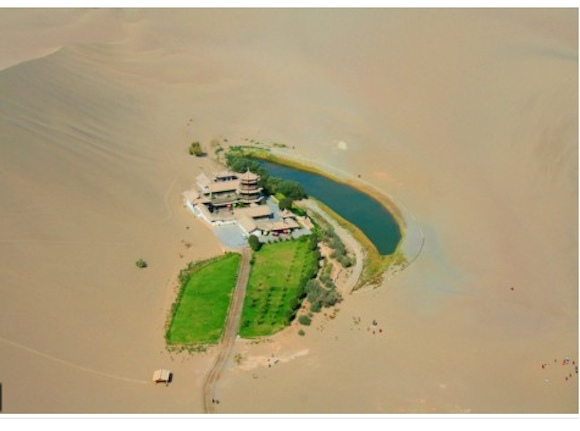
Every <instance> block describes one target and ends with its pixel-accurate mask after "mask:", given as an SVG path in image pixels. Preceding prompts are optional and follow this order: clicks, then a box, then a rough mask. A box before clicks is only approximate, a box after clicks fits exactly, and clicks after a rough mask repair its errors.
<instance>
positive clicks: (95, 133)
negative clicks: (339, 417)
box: [0, 9, 578, 413]
mask: <svg viewBox="0 0 580 431" xmlns="http://www.w3.org/2000/svg"><path fill="white" fill-rule="evenodd" d="M0 22H1V23H2V25H3V29H5V32H6V35H7V37H6V38H4V40H3V41H0V68H2V70H0V148H1V153H2V157H0V177H1V181H0V201H1V202H2V211H1V213H0V253H1V255H0V256H1V259H0V290H1V297H2V301H0V352H1V354H0V382H2V384H3V395H4V397H3V409H4V411H5V412H8V413H42V412H59V413H74V412H87V413H90V412H97V413H114V412H125V413H131V412H142V413H145V412H151V413H166V412H178V413H199V412H201V408H202V404H201V401H202V400H201V382H202V379H203V375H204V373H205V372H206V371H207V370H208V369H209V364H210V361H211V360H212V359H213V356H212V352H211V351H210V352H208V353H206V354H202V355H198V356H195V357H191V358H189V357H187V356H184V355H175V354H174V355H170V354H168V353H167V352H165V350H164V346H163V325H164V318H165V313H166V312H167V310H168V308H169V306H170V304H171V301H172V299H173V287H172V283H173V281H174V279H175V275H176V273H177V271H178V270H179V268H180V267H182V266H183V265H184V264H185V262H187V261H189V260H192V259H199V258H203V257H208V256H211V255H214V254H216V253H219V252H220V251H221V248H220V245H219V243H218V242H217V240H216V239H215V238H214V236H213V235H212V234H211V232H209V231H208V230H207V229H206V228H205V227H204V226H203V225H202V224H201V223H198V222H197V221H195V220H194V219H193V218H192V217H191V216H190V215H189V214H187V212H185V210H184V209H183V208H182V206H181V201H180V196H179V195H180V192H181V191H182V190H183V189H185V188H186V187H188V186H190V184H191V183H192V182H193V181H194V178H195V176H196V175H197V174H198V173H199V172H200V170H201V169H205V170H208V169H211V167H212V162H211V160H209V159H195V158H191V157H189V156H188V155H187V154H186V148H187V145H188V143H189V142H190V141H191V140H193V139H195V140H201V141H202V142H204V143H206V144H208V143H209V142H210V140H211V139H214V138H217V139H223V138H227V139H228V141H229V142H230V143H236V142H240V143H241V142H244V138H251V139H258V140H263V141H269V142H271V141H276V142H284V143H286V144H288V145H290V146H294V147H295V149H294V152H295V154H296V155H298V156H302V157H306V158H309V159H311V160H313V161H315V162H316V163H319V164H323V165H326V166H328V167H329V169H333V170H340V171H343V172H344V173H346V174H349V175H352V176H356V175H358V174H359V173H360V174H362V180H363V181H365V182H366V183H367V184H369V185H371V186H374V187H376V188H378V189H379V190H382V191H384V192H385V193H388V194H390V195H391V196H393V197H394V199H395V200H396V201H397V202H400V203H401V204H403V205H404V206H405V207H406V208H407V209H408V211H409V212H410V213H411V214H413V216H414V217H415V218H416V219H417V221H418V223H419V225H420V226H421V228H422V230H423V233H424V236H425V247H424V250H423V252H422V254H421V255H420V257H419V258H418V259H417V261H416V262H415V263H414V264H413V265H412V266H410V267H409V268H408V269H407V270H406V271H404V272H403V273H402V274H401V275H399V276H398V277H396V278H395V279H393V280H391V281H390V282H388V283H386V284H385V285H384V286H382V287H381V288H380V289H377V290H375V291H369V292H364V293H360V294H355V295H352V296H351V297H349V298H347V300H346V301H345V302H344V303H343V304H342V305H341V307H340V312H339V313H338V315H337V317H336V318H335V319H326V320H325V319H324V317H321V318H320V319H319V321H317V322H316V323H315V325H313V326H312V327H311V328H308V329H307V335H306V336H305V337H298V336H297V335H296V329H294V328H293V329H290V330H288V331H286V332H285V333H283V334H281V335H280V336H278V337H276V338H275V339H274V340H272V341H271V342H267V343H262V344H250V343H248V342H239V343H238V346H237V353H240V354H241V358H242V360H241V362H240V364H239V365H238V364H236V363H232V364H231V368H230V371H229V372H226V373H225V375H224V380H223V381H222V383H220V385H219V387H218V389H219V390H220V391H221V401H222V402H221V404H220V406H219V410H220V412H223V413H237V412H256V413H402V412H407V413H409V412H476V413H536V412H539V413H574V412H578V378H577V375H576V374H574V370H573V368H572V367H571V365H570V366H563V365H561V360H562V359H563V358H565V357H569V358H570V359H571V360H574V361H575V362H576V364H577V363H578V271H577V269H578V266H577V265H578V229H577V218H578V211H577V208H578V187H577V184H578V182H577V175H578V46H577V33H578V22H577V11H575V10H567V9H561V10H542V9H537V10H492V9H491V10H452V9H451V10H424V9H416V10H403V9H399V10H380V11H373V10H342V11H341V10H318V9H312V10H270V11H267V10H181V11H172V10H128V11H124V10H82V11H81V10H66V9H62V10H2V11H1V14H0ZM15 46H17V47H18V49H15V48H14V47H15ZM188 227H189V229H188ZM183 241H187V242H191V243H192V246H191V247H190V248H186V247H185V246H184V245H183ZM180 255H183V257H180ZM138 258H145V259H146V260H147V261H148V262H149V263H150V267H149V268H148V269H147V270H144V271H141V270H138V269H137V268H136V267H135V266H134V262H135V260H137V259H138ZM512 288H513V290H512ZM359 317H360V320H361V321H360V323H355V320H356V319H358V318H359ZM372 319H377V320H378V322H379V325H380V326H381V329H383V332H381V333H378V332H377V333H376V334H374V335H373V334H372V332H370V331H367V327H368V326H369V325H370V322H371V321H372ZM318 329H320V330H318ZM272 354H274V357H275V358H277V359H278V361H279V362H278V363H276V365H275V366H271V367H268V361H267V358H273V357H272ZM554 359H556V360H557V362H554ZM542 363H547V364H548V366H547V367H546V368H545V369H542V368H541V364H542ZM159 367H165V368H170V369H171V370H172V371H174V373H175V382H174V383H173V384H172V385H171V386H170V387H168V388H165V387H163V388H161V387H157V388H155V387H153V386H152V385H151V384H149V383H148V379H149V378H150V374H151V373H152V371H153V370H154V369H156V368H159ZM570 372H572V373H573V376H572V378H569V380H565V376H568V374H569V373H570ZM250 392H251V393H255V394H258V395H259V397H248V396H247V394H248V393H250Z"/></svg>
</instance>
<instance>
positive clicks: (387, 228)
mask: <svg viewBox="0 0 580 431" xmlns="http://www.w3.org/2000/svg"><path fill="white" fill-rule="evenodd" d="M260 164H261V165H262V166H264V167H265V168H266V169H267V170H268V172H270V175H273V176H275V177H281V178H285V179H289V180H294V181H298V182H299V183H300V184H302V185H303V186H304V188H305V189H306V193H308V195H309V196H312V197H315V198H316V199H318V200H319V201H321V202H324V203H325V204H326V205H328V206H329V207H330V208H332V210H334V211H335V212H336V213H337V214H339V215H340V216H342V217H343V218H345V219H346V220H348V221H349V222H351V223H352V224H354V225H355V226H357V227H358V228H359V229H360V230H362V231H363V232H364V234H365V235H366V236H367V237H368V238H369V239H370V240H371V241H372V243H373V244H374V245H375V247H376V248H377V250H378V251H379V253H381V254H382V255H387V254H391V253H393V252H394V251H395V249H396V248H397V244H398V243H399V241H400V240H401V230H400V229H399V225H398V224H397V222H396V221H395V219H394V217H393V216H392V215H391V213H390V212H388V211H387V210H386V209H385V207H383V206H382V205H381V204H380V203H379V202H378V201H376V200H375V199H373V198H372V197H370V196H368V195H366V194H364V193H362V192H360V191H359V190H357V189H355V188H353V187H350V186H347V185H345V184H341V183H337V182H335V181H332V180H330V179H328V178H326V177H323V176H321V175H317V174H313V173H310V172H305V171H301V170H298V169H294V168H289V167H287V166H282V165H278V164H275V163H270V162H265V161H260Z"/></svg>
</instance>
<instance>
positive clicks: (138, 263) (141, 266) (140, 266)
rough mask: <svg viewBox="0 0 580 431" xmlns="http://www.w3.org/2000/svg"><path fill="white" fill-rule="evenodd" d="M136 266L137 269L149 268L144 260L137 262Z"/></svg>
mask: <svg viewBox="0 0 580 431" xmlns="http://www.w3.org/2000/svg"><path fill="white" fill-rule="evenodd" d="M135 265H137V268H147V262H145V261H144V260H143V259H139V260H138V261H137V262H135Z"/></svg>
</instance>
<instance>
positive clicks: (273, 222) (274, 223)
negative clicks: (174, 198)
mask: <svg viewBox="0 0 580 431" xmlns="http://www.w3.org/2000/svg"><path fill="white" fill-rule="evenodd" d="M259 181H260V176H259V175H256V174H255V173H253V172H250V171H249V170H247V171H246V172H244V173H237V172H232V171H222V172H217V173H215V174H213V175H211V176H208V175H207V174H205V173H201V174H200V175H198V176H197V178H196V183H197V189H195V188H194V189H191V190H188V191H186V192H184V193H183V198H184V204H185V206H187V207H189V209H190V210H191V211H192V212H193V214H194V215H195V216H196V217H199V218H201V219H202V220H205V221H206V222H207V223H208V224H209V225H210V226H224V225H237V226H239V228H240V231H241V234H243V236H244V238H247V237H248V236H250V235H257V236H260V237H268V236H279V235H291V234H292V233H293V232H294V231H296V230H299V229H302V227H303V226H302V224H305V223H306V222H307V220H306V219H307V217H300V219H301V220H302V219H304V220H302V224H301V223H298V220H297V219H298V218H297V217H296V215H295V214H293V213H292V212H290V211H288V210H284V211H280V210H279V209H278V206H277V204H272V203H270V202H268V201H267V200H266V199H265V198H264V194H263V193H262V187H260V186H259V185H258V182H259ZM308 232H309V231H308Z"/></svg>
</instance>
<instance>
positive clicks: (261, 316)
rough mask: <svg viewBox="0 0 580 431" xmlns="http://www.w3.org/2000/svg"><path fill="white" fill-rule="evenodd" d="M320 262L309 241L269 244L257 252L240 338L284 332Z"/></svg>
mask: <svg viewBox="0 0 580 431" xmlns="http://www.w3.org/2000/svg"><path fill="white" fill-rule="evenodd" d="M317 259H318V258H317V256H316V254H315V252H314V251H312V250H310V248H309V246H308V241H306V238H304V239H301V240H294V241H287V242H280V243H274V244H265V245H263V246H262V248H261V249H260V250H259V251H258V252H255V253H254V263H253V265H252V271H251V273H250V280H249V282H248V289H247V292H246V299H245V301H244V308H243V311H242V321H241V327H240V336H242V337H244V338H254V337H261V336H267V335H272V334H274V333H276V332H278V331H280V330H282V329H283V328H284V327H285V326H286V325H287V324H288V323H289V322H290V319H291V318H293V316H294V315H295V310H296V309H297V308H298V306H299V304H300V300H299V297H300V296H301V295H302V293H303V284H304V283H305V282H306V281H307V280H308V279H309V278H311V277H312V276H313V274H315V273H316V270H317V268H318V261H317Z"/></svg>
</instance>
